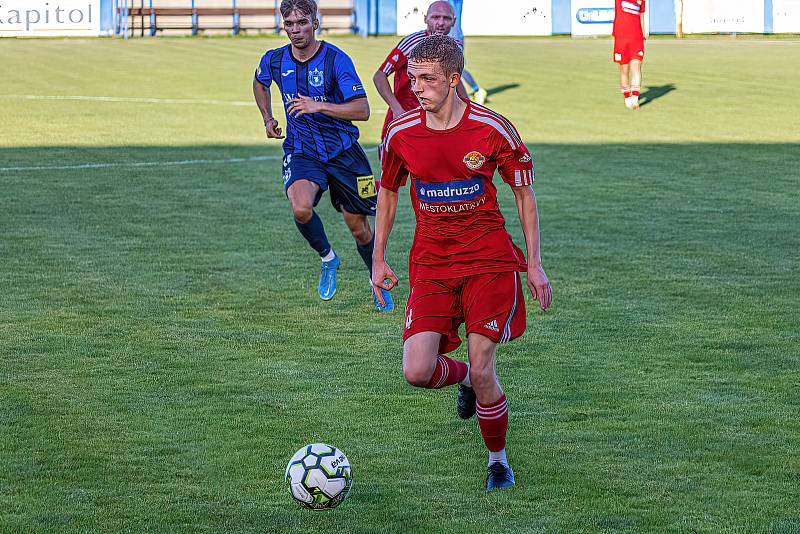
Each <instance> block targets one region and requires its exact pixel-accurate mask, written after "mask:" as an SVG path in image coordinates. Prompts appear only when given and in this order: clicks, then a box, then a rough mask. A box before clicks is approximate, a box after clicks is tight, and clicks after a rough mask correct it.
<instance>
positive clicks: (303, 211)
mask: <svg viewBox="0 0 800 534" xmlns="http://www.w3.org/2000/svg"><path fill="white" fill-rule="evenodd" d="M292 214H294V219H295V220H296V221H297V222H299V223H300V224H305V223H307V222H308V221H310V220H311V216H312V215H313V214H314V208H312V207H311V206H302V205H298V204H292Z"/></svg>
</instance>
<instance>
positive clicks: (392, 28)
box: [355, 0, 774, 35]
mask: <svg viewBox="0 0 800 534" xmlns="http://www.w3.org/2000/svg"><path fill="white" fill-rule="evenodd" d="M730 1H731V3H732V4H733V3H734V2H735V0H730ZM763 1H764V29H763V31H764V33H772V31H773V19H774V17H773V5H772V2H773V0H763ZM551 2H552V23H553V34H554V35H569V34H570V33H571V32H572V16H573V14H572V5H573V4H572V0H551ZM355 7H356V18H357V20H360V19H362V18H364V19H366V18H368V19H369V24H366V22H365V23H364V24H362V23H358V27H359V33H360V34H361V35H396V34H397V0H355ZM365 10H366V11H367V12H368V13H369V14H368V15H366V14H364V13H363V12H364V11H365ZM647 11H649V13H650V14H649V19H648V20H649V23H650V33H653V34H674V33H675V31H676V30H677V21H676V20H675V3H674V0H650V1H649V2H648V6H647Z"/></svg>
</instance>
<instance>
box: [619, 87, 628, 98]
mask: <svg viewBox="0 0 800 534" xmlns="http://www.w3.org/2000/svg"><path fill="white" fill-rule="evenodd" d="M620 91H622V96H623V98H628V97H630V96H631V88H630V87H622V88H620Z"/></svg>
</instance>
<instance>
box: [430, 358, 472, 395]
mask: <svg viewBox="0 0 800 534" xmlns="http://www.w3.org/2000/svg"><path fill="white" fill-rule="evenodd" d="M468 369H469V366H468V365H467V364H466V363H464V362H462V361H460V360H453V359H451V358H448V357H447V356H442V355H439V356H437V357H436V368H435V369H434V370H433V376H432V377H431V379H430V381H429V382H428V383H427V384H426V385H425V387H426V388H430V389H439V388H443V387H445V386H452V385H454V384H458V383H459V382H461V381H462V380H464V378H466V376H467V370H468Z"/></svg>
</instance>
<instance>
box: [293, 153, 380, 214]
mask: <svg viewBox="0 0 800 534" xmlns="http://www.w3.org/2000/svg"><path fill="white" fill-rule="evenodd" d="M297 180H308V181H309V182H314V183H315V184H317V185H318V186H319V193H317V198H315V199H314V206H316V205H317V204H319V200H320V198H322V193H324V192H325V191H326V190H328V189H330V190H331V204H333V207H334V208H336V211H342V209H344V210H345V211H346V212H348V213H354V214H358V215H375V204H376V202H377V200H378V194H377V192H376V191H375V177H374V176H373V174H372V168H371V167H370V165H369V160H368V159H367V155H366V154H364V150H363V149H362V148H361V145H359V144H358V143H355V144H353V146H351V147H350V148H348V149H347V150H345V151H344V152H342V153H341V154H339V155H338V156H336V157H335V158H333V159H332V160H331V161H328V162H323V161H320V160H318V159H316V158H312V157H308V156H305V155H303V154H286V155H285V156H284V157H283V190H284V191H287V190H288V189H289V186H291V185H292V184H293V183H294V182H296V181H297Z"/></svg>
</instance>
